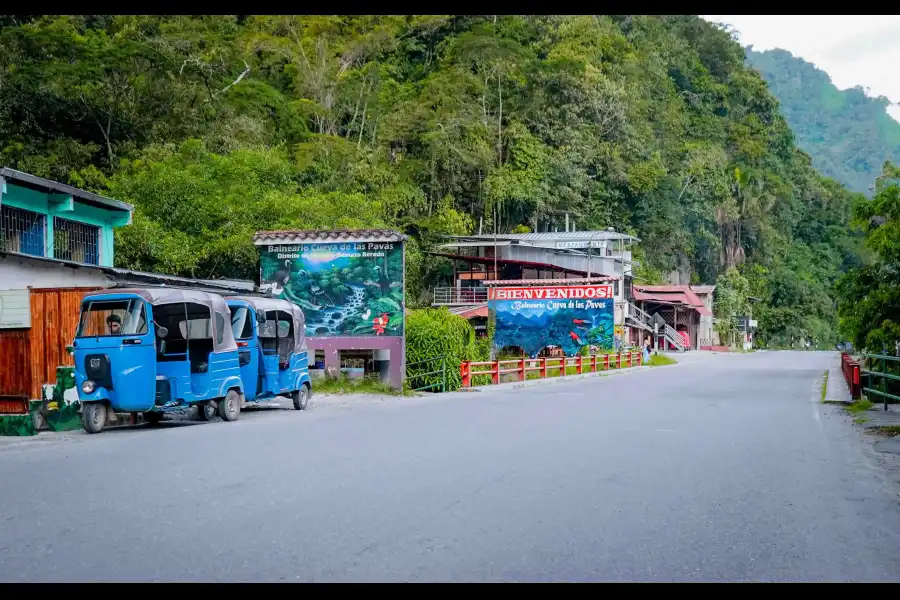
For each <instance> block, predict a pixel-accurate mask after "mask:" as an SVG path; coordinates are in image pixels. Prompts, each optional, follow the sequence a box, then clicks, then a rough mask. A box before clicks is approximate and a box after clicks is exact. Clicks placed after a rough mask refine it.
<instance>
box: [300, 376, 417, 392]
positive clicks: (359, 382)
mask: <svg viewBox="0 0 900 600" xmlns="http://www.w3.org/2000/svg"><path fill="white" fill-rule="evenodd" d="M312 389H313V393H315V394H380V395H388V396H411V395H412V394H413V392H411V391H409V390H406V389H404V390H403V391H402V392H400V391H398V390H395V389H394V388H392V387H391V386H389V385H387V384H384V383H381V382H380V381H378V380H377V379H369V378H367V377H366V378H363V379H348V378H347V377H323V378H320V379H314V380H313V382H312Z"/></svg>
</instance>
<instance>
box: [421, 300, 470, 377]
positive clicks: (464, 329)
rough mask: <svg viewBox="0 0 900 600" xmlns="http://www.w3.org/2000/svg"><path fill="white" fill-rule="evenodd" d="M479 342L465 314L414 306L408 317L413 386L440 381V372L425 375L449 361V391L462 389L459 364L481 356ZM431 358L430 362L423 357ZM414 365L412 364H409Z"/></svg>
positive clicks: (444, 309)
mask: <svg viewBox="0 0 900 600" xmlns="http://www.w3.org/2000/svg"><path fill="white" fill-rule="evenodd" d="M480 349H481V348H480V346H476V343H475V330H474V329H473V328H472V326H471V325H470V324H469V322H468V321H466V320H465V319H464V318H462V317H460V316H457V315H454V314H452V313H451V312H450V311H449V310H447V309H446V308H443V307H442V308H423V309H420V310H414V311H411V312H410V313H409V316H408V317H407V318H406V364H407V365H408V366H407V369H406V377H407V380H408V381H409V382H410V385H411V386H412V387H414V388H418V387H423V386H425V385H430V384H439V383H440V382H441V375H440V373H437V374H434V375H423V373H428V372H430V371H438V370H440V368H441V364H440V361H439V360H437V359H440V358H441V357H444V358H445V359H446V364H447V391H451V390H456V389H459V388H460V386H461V385H462V377H461V376H460V373H459V365H460V363H461V362H463V361H465V360H478V359H479V358H480V357H479V354H480ZM425 360H430V362H427V363H421V364H415V363H420V362H421V361H425ZM409 365H412V366H409Z"/></svg>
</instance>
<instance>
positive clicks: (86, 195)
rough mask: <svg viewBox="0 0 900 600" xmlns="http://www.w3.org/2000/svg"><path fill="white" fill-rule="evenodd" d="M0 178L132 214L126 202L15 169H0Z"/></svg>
mask: <svg viewBox="0 0 900 600" xmlns="http://www.w3.org/2000/svg"><path fill="white" fill-rule="evenodd" d="M0 177H2V178H3V179H11V180H13V181H18V182H19V183H22V184H24V186H23V187H30V188H38V189H40V190H43V191H47V192H57V193H60V194H66V195H69V196H72V197H73V198H76V199H78V200H81V201H82V202H86V203H87V204H95V205H100V206H102V207H104V208H111V209H113V210H121V211H124V212H128V213H131V212H134V206H132V205H131V204H128V203H127V202H121V201H119V200H113V199H112V198H105V197H103V196H99V195H97V194H94V193H92V192H86V191H84V190H80V189H78V188H75V187H72V186H70V185H66V184H64V183H59V182H58V181H53V180H52V179H44V178H43V177H38V176H37V175H31V174H30V173H23V172H22V171H16V170H15V169H10V168H8V167H0Z"/></svg>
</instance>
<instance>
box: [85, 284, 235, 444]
mask: <svg viewBox="0 0 900 600" xmlns="http://www.w3.org/2000/svg"><path fill="white" fill-rule="evenodd" d="M230 319H231V313H230V311H229V309H228V305H227V304H226V303H225V299H224V298H222V297H221V296H217V295H216V294H209V293H206V292H197V291H189V290H177V289H166V288H148V289H121V290H110V291H107V292H100V293H96V294H89V295H87V296H85V297H84V299H83V300H82V302H81V317H80V321H79V324H78V331H77V333H76V338H75V342H74V343H73V353H74V356H75V385H76V388H77V389H78V396H79V399H80V401H81V405H82V421H83V423H84V428H85V430H86V431H88V433H99V432H100V431H102V430H103V427H104V425H105V424H106V418H107V411H110V410H111V411H115V412H142V413H144V419H145V420H146V421H147V422H149V423H151V424H155V423H158V422H159V421H160V420H161V419H162V416H163V414H164V413H165V412H167V411H173V410H180V409H183V408H184V407H186V406H193V405H196V406H197V407H198V409H199V411H198V412H199V413H200V416H201V418H203V419H205V420H209V419H211V418H213V417H214V416H215V414H216V413H217V412H218V413H219V415H220V416H221V417H222V419H223V420H225V421H235V420H237V418H238V416H239V415H240V410H241V403H242V398H243V393H244V388H243V383H242V382H241V372H240V365H239V363H238V347H237V344H236V343H235V340H234V336H233V335H232V332H231V326H230V324H231V321H230Z"/></svg>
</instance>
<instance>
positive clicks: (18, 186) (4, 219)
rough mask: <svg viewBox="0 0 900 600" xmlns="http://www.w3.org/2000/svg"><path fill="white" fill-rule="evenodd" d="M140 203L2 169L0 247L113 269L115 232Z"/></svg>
mask: <svg viewBox="0 0 900 600" xmlns="http://www.w3.org/2000/svg"><path fill="white" fill-rule="evenodd" d="M133 211H134V207H133V206H132V205H130V204H126V203H125V202H119V201H118V200H112V199H110V198H104V197H103V196H98V195H97V194H92V193H91V192H86V191H84V190H79V189H77V188H73V187H71V186H68V185H65V184H62V183H58V182H55V181H51V180H49V179H44V178H42V177H36V176H34V175H29V174H28V173H22V172H21V171H16V170H14V169H8V168H0V251H3V252H14V253H17V254H26V255H29V256H37V257H43V258H51V259H56V260H63V261H70V262H76V263H81V264H88V265H97V266H99V267H112V266H113V261H114V258H115V254H114V250H113V230H114V229H115V228H116V227H122V226H125V225H128V224H130V223H131V214H132V212H133Z"/></svg>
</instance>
